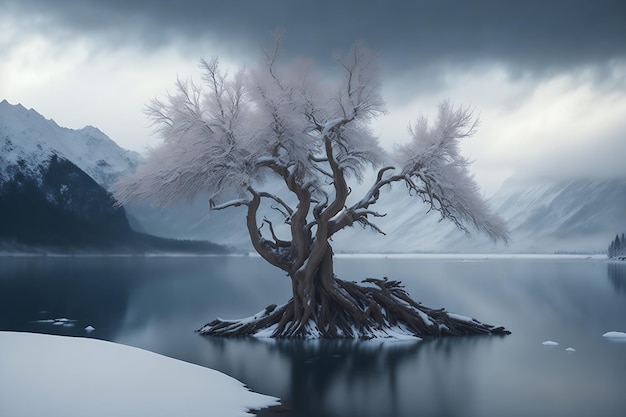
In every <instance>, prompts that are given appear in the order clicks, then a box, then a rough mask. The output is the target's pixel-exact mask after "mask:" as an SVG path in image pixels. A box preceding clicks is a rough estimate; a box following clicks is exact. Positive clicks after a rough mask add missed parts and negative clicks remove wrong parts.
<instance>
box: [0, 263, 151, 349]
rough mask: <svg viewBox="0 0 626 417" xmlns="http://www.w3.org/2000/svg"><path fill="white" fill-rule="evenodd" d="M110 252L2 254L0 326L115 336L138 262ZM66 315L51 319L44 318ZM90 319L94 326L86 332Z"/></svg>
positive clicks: (66, 333)
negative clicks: (99, 254) (94, 255)
mask: <svg viewBox="0 0 626 417" xmlns="http://www.w3.org/2000/svg"><path fill="white" fill-rule="evenodd" d="M126 261H127V262H124V261H123V260H122V261H120V260H119V259H114V258H90V257H85V258H68V257H29V258H8V257H7V258H2V262H1V263H0V330H19V331H31V332H37V333H48V334H60V335H71V336H96V337H98V338H103V339H111V338H113V337H114V335H115V333H116V332H117V328H118V327H119V322H120V321H121V320H122V318H123V317H124V315H125V314H126V310H127V309H128V303H129V295H130V292H131V291H130V287H131V285H132V284H133V282H134V281H133V280H131V279H129V276H140V275H141V271H140V269H141V265H140V264H138V263H137V262H133V261H128V260H126ZM57 318H67V319H70V320H71V321H68V322H66V323H65V324H60V322H57V323H56V324H57V325H54V324H52V323H50V322H46V320H50V319H57ZM88 325H91V326H94V327H95V328H96V329H97V330H98V331H97V333H94V334H88V333H86V332H85V330H84V329H85V327H86V326H88Z"/></svg>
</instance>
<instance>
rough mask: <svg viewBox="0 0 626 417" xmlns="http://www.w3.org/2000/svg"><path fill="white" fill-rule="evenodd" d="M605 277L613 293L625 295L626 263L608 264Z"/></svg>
mask: <svg viewBox="0 0 626 417" xmlns="http://www.w3.org/2000/svg"><path fill="white" fill-rule="evenodd" d="M607 275H608V277H609V281H610V282H611V285H613V288H615V291H616V292H617V293H619V294H622V295H626V262H609V263H608V264H607Z"/></svg>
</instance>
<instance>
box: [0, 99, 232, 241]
mask: <svg viewBox="0 0 626 417" xmlns="http://www.w3.org/2000/svg"><path fill="white" fill-rule="evenodd" d="M138 161H139V155H138V154H136V153H134V152H131V151H128V150H124V149H122V148H121V147H119V146H118V145H117V144H116V143H115V142H114V141H113V140H112V139H110V138H109V137H108V136H106V135H105V134H104V133H103V132H101V131H100V130H99V129H97V128H96V127H93V126H86V127H84V128H82V129H79V130H73V129H68V128H63V127H60V126H59V125H58V124H57V123H56V122H55V121H54V120H50V119H46V118H45V117H43V116H42V115H41V114H39V113H37V112H36V111H35V110H33V109H28V110H27V109H26V108H25V107H24V106H22V105H21V104H17V105H11V104H10V103H8V101H6V100H2V101H1V102H0V250H2V251H3V252H6V251H9V252H15V251H18V252H20V251H21V252H36V253H48V252H61V253H80V252H90V253H94V252H102V251H104V252H107V253H108V252H111V251H113V252H122V253H145V252H184V253H224V252H226V248H225V247H223V246H220V245H217V244H213V243H211V242H207V241H202V242H190V241H187V240H184V241H181V240H172V239H164V238H160V237H156V236H151V235H148V234H145V233H137V232H135V231H134V230H132V228H131V227H130V224H129V221H128V218H127V215H126V211H125V209H124V208H122V207H118V206H116V202H115V200H114V199H113V197H112V196H111V194H110V193H109V192H108V191H107V190H106V189H105V188H107V187H109V186H110V185H111V184H113V182H114V181H115V180H116V179H117V178H118V177H119V176H120V175H123V174H124V173H126V172H130V171H131V170H133V169H135V168H136V166H137V163H138Z"/></svg>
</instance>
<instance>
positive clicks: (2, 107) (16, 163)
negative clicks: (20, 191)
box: [0, 100, 139, 188]
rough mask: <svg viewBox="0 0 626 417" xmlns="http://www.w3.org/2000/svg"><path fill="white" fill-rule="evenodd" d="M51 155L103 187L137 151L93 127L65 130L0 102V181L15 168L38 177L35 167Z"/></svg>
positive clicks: (31, 112)
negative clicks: (76, 167) (73, 166)
mask: <svg viewBox="0 0 626 417" xmlns="http://www.w3.org/2000/svg"><path fill="white" fill-rule="evenodd" d="M53 154H56V155H57V156H59V157H61V158H64V159H67V160H69V161H72V162H73V163H74V164H75V165H76V166H78V167H79V168H80V169H81V170H83V171H84V172H85V173H87V174H88V175H89V176H90V177H91V178H93V179H94V180H95V181H96V182H97V183H98V184H99V185H101V186H103V187H104V188H108V187H109V186H110V185H111V184H112V183H113V182H114V181H115V179H116V178H117V177H118V176H119V175H120V174H122V173H125V172H128V171H129V170H133V169H134V168H135V167H136V166H137V163H138V161H139V154H137V153H136V152H132V151H128V150H124V149H122V148H120V147H119V146H118V145H117V144H116V143H115V142H114V141H113V140H111V139H110V138H109V137H108V136H106V135H105V134H104V133H102V132H101V131H100V130H98V129H97V128H95V127H92V126H87V127H85V128H83V129H80V130H73V129H67V128H64V127H61V126H59V125H57V124H56V123H55V122H54V120H48V119H46V118H45V117H43V116H42V115H40V114H39V113H37V112H36V111H35V110H33V109H30V110H27V109H26V108H24V106H22V105H21V104H17V105H12V104H10V103H9V102H8V101H6V100H3V101H2V102H0V183H2V182H3V181H7V180H9V179H11V178H12V176H13V174H14V172H16V170H19V171H20V172H22V173H24V174H27V173H30V174H31V176H34V177H36V176H39V175H40V169H39V167H40V166H42V164H43V163H44V162H46V161H48V160H49V159H50V157H51V156H52V155H53Z"/></svg>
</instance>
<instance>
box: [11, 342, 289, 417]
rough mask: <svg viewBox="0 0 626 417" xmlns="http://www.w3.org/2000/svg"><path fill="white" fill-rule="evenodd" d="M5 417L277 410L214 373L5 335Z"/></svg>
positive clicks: (145, 354)
mask: <svg viewBox="0 0 626 417" xmlns="http://www.w3.org/2000/svg"><path fill="white" fill-rule="evenodd" d="M0 404H2V406H1V408H2V414H3V415H5V413H6V415H9V416H12V417H21V416H23V417H29V416H35V415H46V416H53V417H54V416H59V417H61V416H63V417H73V416H76V417H79V416H80V417H82V416H85V415H89V416H91V417H100V416H101V417H105V416H106V417H109V416H113V415H129V416H132V415H135V416H151V417H170V416H180V415H184V416H187V417H194V416H198V417H199V416H203V417H205V416H207V415H211V416H221V417H229V416H233V417H240V416H241V417H243V416H251V415H253V413H254V410H261V409H265V408H268V407H272V406H276V405H278V404H279V401H278V399H277V398H275V397H270V396H267V395H262V394H258V393H255V392H252V391H250V390H249V389H248V388H246V387H245V385H244V384H243V383H241V382H239V381H237V380H236V379H234V378H232V377H230V376H228V375H225V374H223V373H221V372H218V371H216V370H213V369H209V368H205V367H202V366H199V365H195V364H191V363H188V362H183V361H180V360H177V359H172V358H168V357H166V356H162V355H159V354H156V353H153V352H149V351H146V350H143V349H139V348H135V347H130V346H125V345H120V344H116V343H113V342H107V341H103V340H98V339H90V338H80V337H68V336H54V335H45V334H36V333H21V332H4V331H1V332H0Z"/></svg>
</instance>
